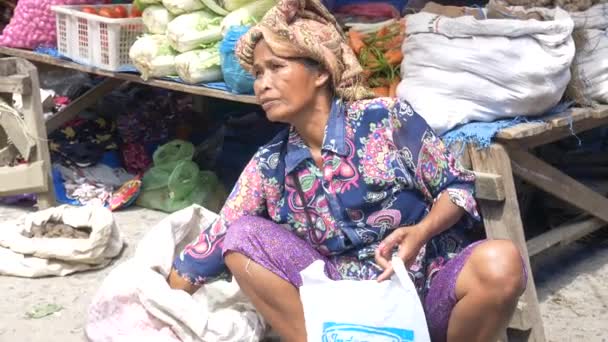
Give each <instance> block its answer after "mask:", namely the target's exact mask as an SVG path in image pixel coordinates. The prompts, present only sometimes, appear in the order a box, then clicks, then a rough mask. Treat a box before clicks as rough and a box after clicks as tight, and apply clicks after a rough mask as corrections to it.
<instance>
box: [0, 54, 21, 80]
mask: <svg viewBox="0 0 608 342" xmlns="http://www.w3.org/2000/svg"><path fill="white" fill-rule="evenodd" d="M16 73H17V59H16V58H3V59H2V63H0V77H4V76H9V75H14V74H16Z"/></svg>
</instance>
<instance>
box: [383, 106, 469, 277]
mask: <svg viewBox="0 0 608 342" xmlns="http://www.w3.org/2000/svg"><path fill="white" fill-rule="evenodd" d="M391 124H392V131H393V142H394V143H395V145H396V147H397V148H398V149H399V150H400V153H401V154H402V155H403V156H406V164H407V165H408V168H409V169H410V172H412V173H413V175H414V178H415V183H416V188H417V189H418V190H419V191H420V192H421V194H422V195H423V196H424V197H425V198H426V200H427V201H428V202H429V203H432V206H431V210H430V212H429V214H428V215H427V216H426V217H425V218H424V219H423V220H422V221H421V222H419V223H417V224H416V225H414V226H411V227H401V228H398V229H396V230H395V231H393V232H392V233H391V234H390V235H389V236H388V237H386V238H385V240H384V241H383V242H382V243H381V244H380V246H379V247H378V249H377V250H376V261H377V262H378V264H380V266H382V267H384V268H385V272H384V273H383V274H382V275H381V276H380V277H379V280H380V281H382V280H384V279H387V278H388V277H390V275H391V274H392V268H391V267H390V263H389V261H388V260H390V258H391V254H392V252H393V250H394V248H395V247H396V246H399V250H398V256H400V257H401V258H402V260H403V261H404V262H405V263H406V264H410V263H412V262H413V261H414V258H415V257H416V256H417V255H418V252H419V251H420V248H422V247H423V246H424V245H425V244H426V243H427V242H428V241H429V240H430V239H431V238H433V237H434V236H436V235H437V234H440V233H442V232H443V231H445V230H447V229H449V228H451V227H452V226H454V225H455V224H456V223H457V222H458V221H460V220H461V219H462V217H463V215H464V214H465V213H466V214H468V215H469V216H470V217H472V218H473V219H476V220H478V219H479V214H478V212H477V205H476V201H475V198H474V182H475V177H474V175H473V174H472V173H471V172H469V171H467V170H464V169H462V168H460V167H459V166H458V163H457V162H456V159H455V158H454V156H452V155H451V154H450V152H449V151H448V149H447V148H446V147H445V145H444V144H443V142H442V141H441V139H439V137H437V136H436V134H435V133H434V132H433V130H432V129H431V128H430V127H429V125H428V124H427V123H426V121H425V120H424V119H423V118H422V117H421V116H420V115H418V114H417V113H416V112H414V111H413V109H412V108H411V107H410V106H409V104H407V103H405V102H398V103H397V104H396V105H395V108H394V109H393V111H392V113H391Z"/></svg>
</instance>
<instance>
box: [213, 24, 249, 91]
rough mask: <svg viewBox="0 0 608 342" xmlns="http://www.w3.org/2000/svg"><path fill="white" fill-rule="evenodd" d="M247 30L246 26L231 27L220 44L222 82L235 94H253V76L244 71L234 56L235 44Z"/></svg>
mask: <svg viewBox="0 0 608 342" xmlns="http://www.w3.org/2000/svg"><path fill="white" fill-rule="evenodd" d="M248 30H249V27H248V26H232V27H231V28H230V29H229V30H228V31H227V32H226V35H225V36H224V39H223V40H222V42H221V43H220V60H221V65H222V73H223V74H224V82H226V85H228V87H229V88H230V90H231V91H232V92H234V93H237V94H253V81H254V78H253V76H252V75H251V74H250V73H248V72H247V71H245V69H243V67H242V66H241V64H239V61H238V59H237V58H236V56H235V55H234V48H235V46H236V43H237V42H238V40H239V39H240V38H241V36H242V35H244V34H245V33H246V32H247V31H248Z"/></svg>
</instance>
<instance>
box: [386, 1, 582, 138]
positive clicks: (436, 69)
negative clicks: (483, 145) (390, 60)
mask: <svg viewBox="0 0 608 342" xmlns="http://www.w3.org/2000/svg"><path fill="white" fill-rule="evenodd" d="M534 11H535V12H541V13H542V14H543V16H544V17H545V18H552V20H545V21H538V20H511V19H486V20H477V19H475V18H474V17H472V16H467V17H459V18H448V17H443V16H438V15H435V14H430V13H417V14H414V15H410V16H408V17H407V18H406V25H407V27H406V38H405V40H404V43H403V45H402V49H403V53H404V59H403V62H402V65H401V73H402V75H401V77H402V82H401V83H400V84H399V87H398V88H397V95H398V97H399V98H401V99H404V100H407V101H408V102H409V103H410V104H411V105H412V106H413V108H414V109H415V110H416V111H417V112H418V113H419V114H420V115H422V116H423V117H424V118H425V119H426V120H427V121H428V123H429V124H430V126H431V127H433V128H434V129H435V130H436V131H437V132H438V133H440V134H441V133H443V132H445V131H447V130H449V129H451V128H453V127H454V126H456V125H459V124H464V123H467V122H470V121H486V122H488V121H494V120H497V119H501V118H505V117H515V116H533V115H539V114H543V113H545V112H546V111H547V110H549V109H550V108H552V107H553V106H555V105H556V104H557V103H558V102H559V101H560V99H561V97H562V95H563V93H564V91H565V90H566V87H567V85H568V82H569V81H570V65H571V63H572V60H573V58H574V50H575V48H574V42H573V39H572V36H571V34H572V30H573V26H574V23H573V21H572V18H571V17H570V16H569V15H568V13H567V12H565V11H564V10H561V9H559V8H556V9H554V10H549V9H539V8H536V9H534Z"/></svg>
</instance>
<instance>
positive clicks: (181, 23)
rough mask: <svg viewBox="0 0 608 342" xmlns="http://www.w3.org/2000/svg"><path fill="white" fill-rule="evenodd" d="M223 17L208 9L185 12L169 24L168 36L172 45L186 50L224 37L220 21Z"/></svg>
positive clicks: (183, 50)
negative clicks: (207, 10)
mask: <svg viewBox="0 0 608 342" xmlns="http://www.w3.org/2000/svg"><path fill="white" fill-rule="evenodd" d="M221 21H222V17H220V16H217V15H214V14H211V13H209V12H206V11H197V12H193V13H188V14H183V15H180V16H179V17H177V18H175V19H173V20H172V21H171V22H170V23H169V25H168V26H167V37H168V38H169V42H170V43H171V46H172V47H173V48H174V49H175V50H177V51H179V52H186V51H190V50H194V49H196V48H199V47H201V46H202V45H204V44H209V43H214V42H217V41H219V40H221V39H222V34H221V31H220V23H221Z"/></svg>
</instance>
